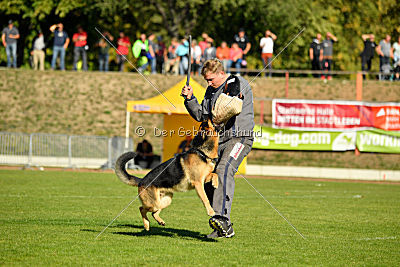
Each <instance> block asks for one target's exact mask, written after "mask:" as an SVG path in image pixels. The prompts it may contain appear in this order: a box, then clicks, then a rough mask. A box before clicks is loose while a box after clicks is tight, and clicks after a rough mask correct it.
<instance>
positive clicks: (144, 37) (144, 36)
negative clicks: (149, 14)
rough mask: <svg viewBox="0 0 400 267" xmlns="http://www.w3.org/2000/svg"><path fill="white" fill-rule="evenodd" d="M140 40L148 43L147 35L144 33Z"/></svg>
mask: <svg viewBox="0 0 400 267" xmlns="http://www.w3.org/2000/svg"><path fill="white" fill-rule="evenodd" d="M140 40H142V42H144V41H146V34H144V33H142V34H141V35H140Z"/></svg>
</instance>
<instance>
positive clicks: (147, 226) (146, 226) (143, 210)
mask: <svg viewBox="0 0 400 267" xmlns="http://www.w3.org/2000/svg"><path fill="white" fill-rule="evenodd" d="M139 210H140V214H141V215H142V218H143V225H144V229H146V231H149V230H150V221H149V218H147V212H148V211H149V210H148V209H146V208H145V207H140V208H139Z"/></svg>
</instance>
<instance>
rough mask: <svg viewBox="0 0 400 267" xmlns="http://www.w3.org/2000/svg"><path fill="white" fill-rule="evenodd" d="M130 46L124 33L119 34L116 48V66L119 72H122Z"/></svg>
mask: <svg viewBox="0 0 400 267" xmlns="http://www.w3.org/2000/svg"><path fill="white" fill-rule="evenodd" d="M130 46H131V41H130V40H129V37H128V36H125V33H124V32H120V33H119V39H118V48H117V64H118V66H119V71H123V70H124V63H125V59H126V58H127V57H128V54H129V47H130Z"/></svg>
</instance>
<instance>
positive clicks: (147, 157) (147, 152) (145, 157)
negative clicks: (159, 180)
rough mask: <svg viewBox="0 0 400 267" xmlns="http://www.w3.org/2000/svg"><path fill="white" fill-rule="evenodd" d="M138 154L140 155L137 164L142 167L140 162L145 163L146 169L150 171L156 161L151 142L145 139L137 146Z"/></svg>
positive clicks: (136, 159) (136, 158)
mask: <svg viewBox="0 0 400 267" xmlns="http://www.w3.org/2000/svg"><path fill="white" fill-rule="evenodd" d="M136 152H137V154H138V155H137V156H136V157H135V164H136V165H139V166H140V162H141V161H145V162H146V166H145V168H146V169H150V167H151V164H152V163H153V160H154V154H153V146H152V145H151V144H150V143H149V141H147V140H146V139H143V141H142V142H141V143H139V144H138V145H137V147H136Z"/></svg>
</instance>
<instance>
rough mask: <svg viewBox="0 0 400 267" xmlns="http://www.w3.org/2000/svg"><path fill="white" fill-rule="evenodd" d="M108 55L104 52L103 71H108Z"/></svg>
mask: <svg viewBox="0 0 400 267" xmlns="http://www.w3.org/2000/svg"><path fill="white" fill-rule="evenodd" d="M108 57H109V54H108V53H106V54H104V71H108Z"/></svg>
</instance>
